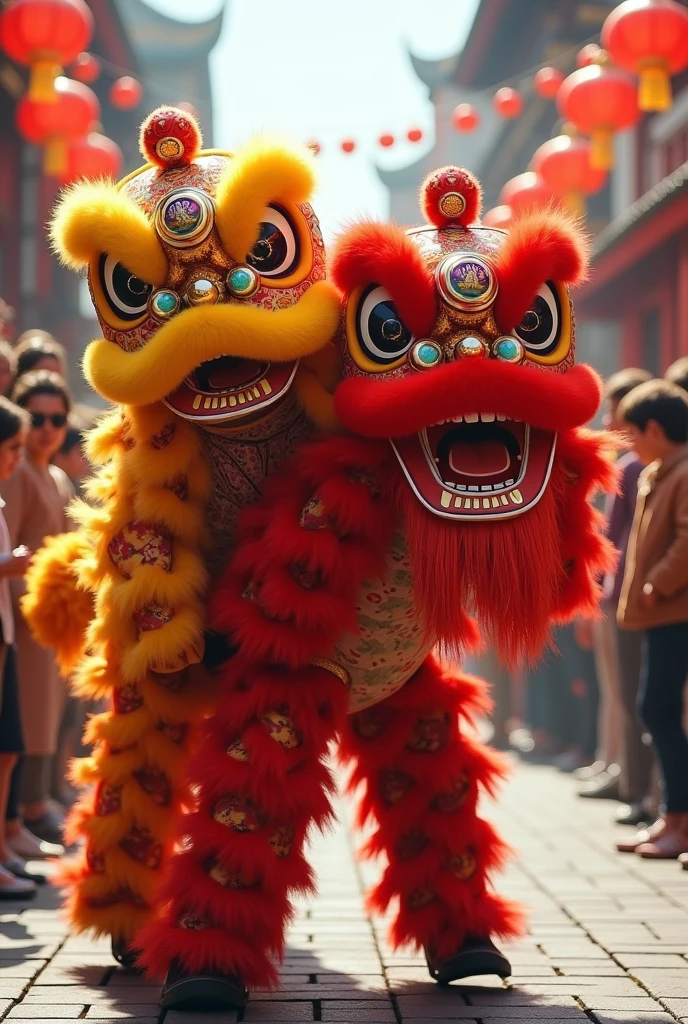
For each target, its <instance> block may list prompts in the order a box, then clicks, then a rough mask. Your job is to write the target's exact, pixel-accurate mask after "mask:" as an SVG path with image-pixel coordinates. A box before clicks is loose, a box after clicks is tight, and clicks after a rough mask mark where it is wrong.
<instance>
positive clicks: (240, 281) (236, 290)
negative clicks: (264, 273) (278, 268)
mask: <svg viewBox="0 0 688 1024" xmlns="http://www.w3.org/2000/svg"><path fill="white" fill-rule="evenodd" d="M259 284H260V279H259V277H258V275H257V274H256V272H255V270H253V268H252V267H234V268H233V269H232V270H230V271H229V273H228V274H227V288H228V289H229V291H230V292H231V293H232V295H236V296H237V297H238V298H241V297H243V296H245V295H252V294H253V293H254V292H255V291H256V289H257V288H258V286H259Z"/></svg>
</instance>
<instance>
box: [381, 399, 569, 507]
mask: <svg viewBox="0 0 688 1024" xmlns="http://www.w3.org/2000/svg"><path fill="white" fill-rule="evenodd" d="M555 444H556V434H554V433H552V432H551V431H545V430H538V429H537V428H535V427H532V426H530V425H529V424H527V423H523V422H521V421H518V420H511V419H508V418H507V417H506V416H502V415H500V414H498V413H493V412H482V413H469V414H467V415H464V416H457V417H456V418H455V419H452V420H446V421H444V422H441V423H437V424H434V425H433V426H430V427H427V428H425V429H423V430H421V431H420V432H419V433H417V434H414V435H412V436H411V437H407V438H403V439H401V440H394V441H392V447H393V448H394V451H395V453H396V456H397V458H398V459H399V462H400V463H401V466H402V468H403V470H404V473H405V474H406V477H407V479H408V481H409V483H410V484H411V487H412V488H413V490H414V492H415V493H416V495H417V496H418V498H420V500H421V501H422V503H423V504H424V505H425V506H426V508H428V509H430V510H431V511H432V512H435V513H436V514H437V515H440V516H444V517H446V518H456V519H498V518H503V517H506V516H514V515H519V514H520V513H521V512H525V511H526V510H527V509H528V508H531V507H532V506H533V505H534V504H535V503H536V502H537V501H538V500H539V498H540V497H541V495H542V493H543V491H544V489H545V487H546V485H547V481H548V479H549V474H550V470H551V467H552V460H553V458H554V449H555Z"/></svg>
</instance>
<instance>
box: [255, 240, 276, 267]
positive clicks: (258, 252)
mask: <svg viewBox="0 0 688 1024" xmlns="http://www.w3.org/2000/svg"><path fill="white" fill-rule="evenodd" d="M271 252H272V245H271V244H270V242H269V240H268V239H267V238H260V239H258V241H257V242H256V244H255V245H254V246H253V251H252V255H253V257H254V258H255V260H256V261H257V262H261V261H263V260H266V259H268V257H269V256H270V254H271Z"/></svg>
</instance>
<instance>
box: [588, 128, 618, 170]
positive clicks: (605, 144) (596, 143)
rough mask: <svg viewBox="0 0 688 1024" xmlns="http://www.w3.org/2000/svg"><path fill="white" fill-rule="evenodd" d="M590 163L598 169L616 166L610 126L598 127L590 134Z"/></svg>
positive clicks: (608, 168)
mask: <svg viewBox="0 0 688 1024" xmlns="http://www.w3.org/2000/svg"><path fill="white" fill-rule="evenodd" d="M590 142H591V148H590V165H591V167H594V168H595V170H597V171H608V170H610V169H611V168H612V167H613V166H614V140H613V137H612V133H611V131H610V130H609V128H597V129H596V130H595V131H594V132H593V133H592V135H591V136H590Z"/></svg>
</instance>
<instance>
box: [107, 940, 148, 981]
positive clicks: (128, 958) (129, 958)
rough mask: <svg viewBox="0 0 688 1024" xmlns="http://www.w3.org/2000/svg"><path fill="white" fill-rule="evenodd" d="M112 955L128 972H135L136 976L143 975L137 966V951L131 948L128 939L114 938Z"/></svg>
mask: <svg viewBox="0 0 688 1024" xmlns="http://www.w3.org/2000/svg"><path fill="white" fill-rule="evenodd" d="M112 955H113V957H114V958H115V960H116V961H117V963H118V964H119V965H120V966H121V967H124V969H125V970H127V971H133V972H134V973H135V974H143V971H142V970H141V968H140V967H138V966H137V963H136V960H137V955H136V951H135V950H133V949H132V948H131V946H130V945H129V943H128V942H127V940H126V939H122V938H115V937H114V936H113V938H112Z"/></svg>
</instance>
